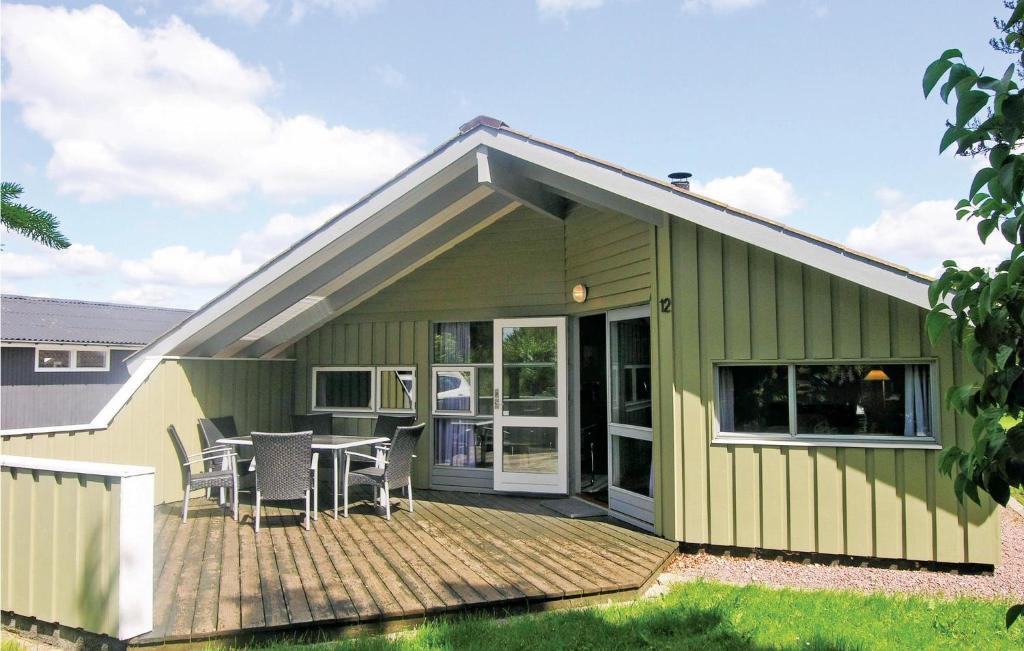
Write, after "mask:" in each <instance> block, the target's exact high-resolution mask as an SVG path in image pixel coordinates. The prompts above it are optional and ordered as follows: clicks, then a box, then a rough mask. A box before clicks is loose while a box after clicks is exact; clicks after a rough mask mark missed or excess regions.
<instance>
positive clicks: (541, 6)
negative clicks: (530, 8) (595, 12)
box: [537, 0, 604, 20]
mask: <svg viewBox="0 0 1024 651" xmlns="http://www.w3.org/2000/svg"><path fill="white" fill-rule="evenodd" d="M603 5H604V0H537V11H539V12H540V14H541V15H542V16H545V17H554V18H561V19H563V20H564V19H565V17H566V16H568V15H569V14H570V13H571V12H573V11H586V10H589V9H597V8H599V7H601V6H603Z"/></svg>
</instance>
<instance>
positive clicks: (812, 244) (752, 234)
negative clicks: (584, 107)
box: [479, 129, 929, 308]
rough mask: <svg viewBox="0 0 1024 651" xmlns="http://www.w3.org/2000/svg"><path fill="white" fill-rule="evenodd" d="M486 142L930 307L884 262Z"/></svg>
mask: <svg viewBox="0 0 1024 651" xmlns="http://www.w3.org/2000/svg"><path fill="white" fill-rule="evenodd" d="M479 133H481V134H484V136H485V137H484V144H485V145H486V146H488V147H492V148H494V149H497V150H499V151H503V152H505V153H507V154H509V155H511V156H515V157H518V158H521V159H523V160H526V161H529V162H531V163H534V164H536V165H540V166H543V167H547V168H548V169H551V170H553V171H556V172H558V173H561V174H564V175H566V176H569V177H572V178H575V179H578V180H580V181H582V182H584V183H588V184H591V185H594V186H596V187H599V188H601V189H603V190H607V191H609V192H612V193H615V194H618V195H620V196H623V197H626V198H628V199H630V200H632V201H635V202H637V203H640V204H643V205H646V206H649V207H650V208H654V209H655V210H660V211H663V212H665V213H667V214H669V215H674V216H675V217H678V218H680V219H685V220H686V221H690V222H693V223H695V224H697V225H699V226H703V227H705V228H709V229H711V230H714V231H717V232H719V233H721V234H723V235H728V236H729V237H734V238H736V239H738V240H742V241H744V242H747V243H749V244H752V245H754V246H758V247H761V248H763V249H766V250H768V251H772V252H773V253H777V254H779V255H782V256H784V257H787V258H791V259H793V260H796V261H798V262H802V263H804V264H807V265H809V266H811V267H815V268H817V269H820V270H822V271H825V272H827V273H830V274H833V275H836V276H840V277H842V278H846V279H848V280H850V281H852V282H855V283H857V284H859V285H864V286H866V287H870V288H872V289H876V290H878V291H880V292H882V293H885V294H888V295H890V296H893V297H895V298H898V299H900V300H903V301H906V302H908V303H911V304H913V305H917V306H919V307H923V308H928V307H929V303H928V283H927V282H926V281H924V280H919V279H914V278H910V277H908V276H906V275H904V274H901V273H900V272H899V271H897V270H894V269H891V268H886V267H885V266H884V265H882V264H876V263H872V262H871V261H869V260H865V259H862V258H858V257H856V256H854V255H852V254H850V253H849V252H847V251H844V250H842V249H837V248H835V247H831V246H829V245H828V244H826V243H825V242H817V241H811V240H808V239H807V238H805V237H802V236H801V235H799V234H797V233H794V232H792V231H789V230H786V229H785V227H783V226H780V225H775V224H769V223H765V222H759V221H757V220H755V219H752V218H749V217H745V216H743V215H741V214H738V213H733V212H730V211H728V210H726V209H725V208H723V207H720V206H716V205H713V204H709V203H704V202H702V201H700V200H699V199H698V198H696V197H688V196H683V195H679V194H676V193H674V192H672V191H671V190H669V189H667V188H664V187H660V186H658V185H654V184H652V183H647V182H645V181H643V180H642V179H638V178H636V177H633V176H629V175H627V174H624V173H623V172H622V171H621V170H617V169H613V168H608V167H604V166H601V165H599V164H597V163H595V162H593V161H588V160H583V159H580V158H577V157H574V156H572V155H571V154H569V153H567V152H565V151H560V150H558V149H556V148H554V147H552V146H548V145H545V144H543V143H538V142H536V141H531V140H528V139H526V138H525V137H523V136H518V135H515V134H512V133H509V132H508V131H504V130H502V131H495V130H489V129H488V130H485V129H481V130H480V131H479Z"/></svg>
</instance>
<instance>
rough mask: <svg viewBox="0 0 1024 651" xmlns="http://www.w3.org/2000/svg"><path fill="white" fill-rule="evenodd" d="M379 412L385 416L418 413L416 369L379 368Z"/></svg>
mask: <svg viewBox="0 0 1024 651" xmlns="http://www.w3.org/2000/svg"><path fill="white" fill-rule="evenodd" d="M377 411H379V412H381V413H385V414H414V413H416V369H415V368H412V367H404V366H403V367H398V366H381V367H378V368H377Z"/></svg>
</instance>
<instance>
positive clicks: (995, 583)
mask: <svg viewBox="0 0 1024 651" xmlns="http://www.w3.org/2000/svg"><path fill="white" fill-rule="evenodd" d="M1001 515H1002V518H1001V520H1002V547H1003V560H1002V564H1001V565H999V566H998V567H996V569H995V571H994V572H992V573H982V574H955V573H953V572H949V571H934V570H920V569H888V568H877V567H854V566H845V565H823V564H814V563H808V564H800V563H796V562H793V561H786V560H768V559H757V558H737V557H730V556H720V555H717V554H708V553H706V552H703V551H702V552H698V553H696V554H683V555H681V556H680V557H679V558H677V559H676V560H675V561H673V563H672V565H670V566H669V568H668V569H667V570H666V571H665V573H664V574H662V575H661V576H660V577H658V582H657V584H656V585H654V587H652V588H651V589H650V590H649V591H648V593H647V595H648V596H657V595H660V594H664V593H665V592H667V591H668V589H669V587H670V586H671V585H672V584H673V583H678V582H681V581H692V580H695V579H707V580H711V581H720V582H722V583H731V584H734V585H748V584H751V583H756V584H760V585H766V586H771V587H777V588H803V589H819V588H831V589H845V590H859V591H864V592H883V593H888V594H894V593H917V594H931V595H936V594H937V595H944V596H946V597H960V596H965V597H982V598H987V599H996V598H1003V599H1018V600H1019V599H1021V598H1024V517H1022V516H1021V515H1020V514H1019V513H1017V512H1016V511H1014V510H1011V509H1004V510H1003V512H1002V514H1001Z"/></svg>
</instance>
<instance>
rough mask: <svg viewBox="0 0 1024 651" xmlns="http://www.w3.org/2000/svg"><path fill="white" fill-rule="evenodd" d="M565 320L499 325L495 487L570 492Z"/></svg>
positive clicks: (496, 331) (506, 321)
mask: <svg viewBox="0 0 1024 651" xmlns="http://www.w3.org/2000/svg"><path fill="white" fill-rule="evenodd" d="M566 359H567V357H566V340H565V319H564V318H563V317H554V318H541V319H498V320H496V321H495V322H494V368H495V373H494V404H493V408H494V451H495V463H494V488H495V490H505V491H516V492H531V493H565V492H566V491H567V485H566V468H567V463H566V448H567V440H566V439H567V436H566V422H567V421H566V412H567V402H566V398H567V395H566V393H567V389H568V382H567V370H566Z"/></svg>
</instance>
